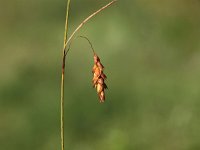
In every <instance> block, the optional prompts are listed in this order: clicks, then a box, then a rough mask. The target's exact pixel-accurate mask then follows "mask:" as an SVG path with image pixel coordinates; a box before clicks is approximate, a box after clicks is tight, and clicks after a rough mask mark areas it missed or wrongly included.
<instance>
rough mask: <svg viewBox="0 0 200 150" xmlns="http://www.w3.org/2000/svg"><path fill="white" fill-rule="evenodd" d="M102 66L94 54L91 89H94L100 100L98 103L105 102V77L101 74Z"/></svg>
mask: <svg viewBox="0 0 200 150" xmlns="http://www.w3.org/2000/svg"><path fill="white" fill-rule="evenodd" d="M103 69H104V66H103V65H102V64H101V61H100V58H99V57H98V56H97V55H96V54H94V66H93V68H92V73H93V79H92V83H93V87H94V88H96V90H97V94H98V96H99V99H100V103H102V102H104V101H105V91H104V90H105V89H107V85H106V84H105V82H104V81H105V79H106V78H107V77H106V75H105V74H104V73H103Z"/></svg>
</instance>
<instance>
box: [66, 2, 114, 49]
mask: <svg viewBox="0 0 200 150" xmlns="http://www.w3.org/2000/svg"><path fill="white" fill-rule="evenodd" d="M116 1H117V0H113V1H111V2H110V3H108V4H107V5H105V6H103V7H101V8H100V9H99V10H97V11H95V12H94V13H93V14H91V15H90V16H88V17H87V18H86V19H85V20H83V21H82V22H81V24H80V25H79V26H78V27H77V28H76V29H75V30H74V32H73V33H72V34H71V36H70V37H69V39H68V40H67V42H66V44H65V46H64V49H66V47H67V45H68V43H69V42H70V41H71V40H72V38H73V37H74V35H75V34H76V32H78V31H79V30H80V29H81V27H83V25H84V24H85V23H86V22H88V21H89V20H90V19H91V18H93V17H94V16H96V15H97V14H98V13H100V12H101V11H103V10H104V9H106V8H108V7H109V6H111V5H112V4H113V3H114V2H116Z"/></svg>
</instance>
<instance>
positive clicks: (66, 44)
mask: <svg viewBox="0 0 200 150" xmlns="http://www.w3.org/2000/svg"><path fill="white" fill-rule="evenodd" d="M116 1H117V0H113V1H111V2H110V3H108V4H107V5H105V6H103V7H101V8H100V9H99V10H97V11H95V12H94V13H92V14H91V15H90V16H88V17H87V18H86V19H85V20H83V21H82V22H81V23H80V25H79V26H78V27H77V28H76V29H75V30H74V31H73V32H72V34H71V35H70V36H69V38H68V20H69V9H70V0H68V2H67V10H66V20H65V32H64V45H63V54H62V75H61V99H60V104H61V115H60V117H61V150H64V148H65V147H64V80H65V61H66V56H67V53H68V51H69V49H70V43H71V41H72V39H73V37H74V35H75V34H76V33H77V32H78V31H79V30H80V29H81V28H82V27H83V25H84V24H85V23H86V22H88V21H89V20H90V19H91V18H93V17H94V16H96V15H97V14H98V13H100V12H101V11H103V10H104V9H106V8H108V7H109V6H111V5H112V4H113V3H114V2H116ZM85 38H86V37H85ZM86 39H87V38H86ZM87 40H88V39H87ZM88 42H89V43H90V45H91V42H90V41H89V40H88ZM91 47H92V45H91ZM92 50H93V53H94V57H95V56H96V54H95V52H94V49H93V47H92ZM97 57H98V56H97ZM99 62H100V59H99ZM96 63H98V62H96ZM98 67H101V66H98ZM102 72H103V70H102ZM94 73H95V72H94ZM101 78H102V79H103V80H104V78H103V77H99V79H101ZM97 83H98V84H100V83H99V80H98V82H97ZM97 83H94V85H96V84H97ZM98 84H97V86H99V85H98ZM101 86H103V90H98V89H99V88H97V92H98V91H99V92H98V95H99V98H100V100H101V101H100V102H103V101H104V100H105V95H104V88H106V85H105V83H104V84H101Z"/></svg>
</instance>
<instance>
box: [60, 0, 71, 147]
mask: <svg viewBox="0 0 200 150" xmlns="http://www.w3.org/2000/svg"><path fill="white" fill-rule="evenodd" d="M69 8H70V0H68V1H67V10H66V20H65V33H64V46H63V56H62V57H63V58H62V61H63V62H62V77H61V99H60V109H61V111H60V121H61V122H60V136H61V150H64V147H65V145H64V144H65V143H64V81H65V58H66V55H65V53H66V52H65V45H66V42H67V34H68V20H69Z"/></svg>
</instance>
